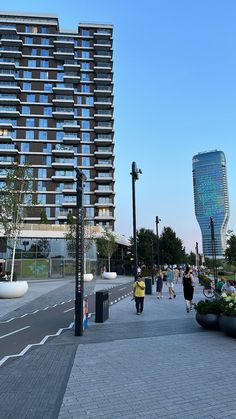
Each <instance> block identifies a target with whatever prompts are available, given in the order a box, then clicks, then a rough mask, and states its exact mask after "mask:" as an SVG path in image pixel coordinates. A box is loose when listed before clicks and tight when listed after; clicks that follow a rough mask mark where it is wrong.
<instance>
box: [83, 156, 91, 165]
mask: <svg viewBox="0 0 236 419" xmlns="http://www.w3.org/2000/svg"><path fill="white" fill-rule="evenodd" d="M82 166H90V157H82Z"/></svg>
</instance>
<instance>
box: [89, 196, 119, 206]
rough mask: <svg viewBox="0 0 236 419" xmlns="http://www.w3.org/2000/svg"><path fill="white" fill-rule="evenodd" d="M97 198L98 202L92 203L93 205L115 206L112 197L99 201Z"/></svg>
mask: <svg viewBox="0 0 236 419" xmlns="http://www.w3.org/2000/svg"><path fill="white" fill-rule="evenodd" d="M99 199H100V198H99ZM99 199H98V202H96V203H95V204H94V206H95V207H115V204H114V202H113V201H112V199H109V200H108V201H103V200H101V201H99Z"/></svg>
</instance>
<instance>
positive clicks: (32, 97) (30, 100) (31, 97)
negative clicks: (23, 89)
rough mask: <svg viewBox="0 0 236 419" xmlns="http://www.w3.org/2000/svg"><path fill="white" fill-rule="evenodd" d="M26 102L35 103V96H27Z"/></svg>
mask: <svg viewBox="0 0 236 419" xmlns="http://www.w3.org/2000/svg"><path fill="white" fill-rule="evenodd" d="M26 101H27V102H35V95H32V94H30V95H26Z"/></svg>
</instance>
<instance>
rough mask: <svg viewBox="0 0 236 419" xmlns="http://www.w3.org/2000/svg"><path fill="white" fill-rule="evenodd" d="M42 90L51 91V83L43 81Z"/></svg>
mask: <svg viewBox="0 0 236 419" xmlns="http://www.w3.org/2000/svg"><path fill="white" fill-rule="evenodd" d="M44 91H45V92H52V84H51V83H45V85H44Z"/></svg>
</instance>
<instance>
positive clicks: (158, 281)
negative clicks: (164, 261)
mask: <svg viewBox="0 0 236 419" xmlns="http://www.w3.org/2000/svg"><path fill="white" fill-rule="evenodd" d="M162 288H163V273H162V271H161V269H159V271H158V272H157V275H156V291H157V298H158V299H159V298H162V297H163V295H162Z"/></svg>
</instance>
